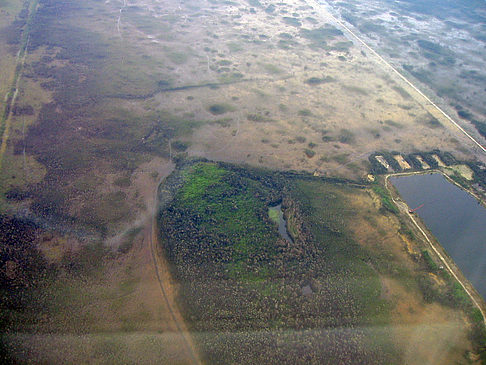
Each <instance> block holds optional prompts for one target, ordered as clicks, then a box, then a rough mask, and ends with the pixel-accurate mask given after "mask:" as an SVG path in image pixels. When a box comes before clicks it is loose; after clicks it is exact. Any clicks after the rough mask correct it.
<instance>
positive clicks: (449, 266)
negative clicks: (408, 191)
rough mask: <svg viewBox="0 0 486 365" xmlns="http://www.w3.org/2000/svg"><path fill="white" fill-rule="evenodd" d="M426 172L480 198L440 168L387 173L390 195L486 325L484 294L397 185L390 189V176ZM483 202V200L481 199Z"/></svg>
mask: <svg viewBox="0 0 486 365" xmlns="http://www.w3.org/2000/svg"><path fill="white" fill-rule="evenodd" d="M426 173H440V174H442V175H443V176H445V177H446V179H447V180H448V181H449V182H453V183H454V185H456V186H459V187H460V188H461V189H462V190H464V191H466V192H468V193H469V194H471V195H472V196H473V197H474V198H476V199H478V201H480V200H479V198H478V197H477V196H476V195H475V194H473V193H471V192H470V191H469V190H468V189H465V188H464V187H462V186H460V185H458V184H457V183H455V182H454V181H453V180H451V179H450V178H449V177H448V176H447V174H445V173H444V172H442V171H440V170H435V169H434V170H428V171H426V172H425V171H419V172H417V171H415V172H405V173H392V174H387V175H385V182H384V185H385V188H386V189H387V191H388V192H389V194H390V197H391V199H392V201H393V203H394V204H395V206H396V207H397V208H398V210H399V212H400V213H401V214H403V215H405V216H406V217H408V219H409V220H410V221H411V222H412V223H413V225H414V226H415V228H417V229H418V230H419V231H420V233H421V234H422V236H423V238H425V241H426V242H427V243H428V246H429V247H430V248H431V249H432V250H433V252H434V253H435V255H436V256H437V257H438V258H439V260H440V262H441V263H442V264H443V266H444V268H445V269H446V270H447V271H448V273H449V274H450V275H451V276H452V277H453V278H454V279H455V280H456V281H457V282H458V283H459V284H460V285H461V287H462V288H463V289H464V291H465V292H466V294H467V295H468V296H469V298H470V299H471V301H472V303H473V305H474V306H475V307H476V308H478V309H479V311H480V312H481V315H482V316H483V324H484V325H485V326H486V314H485V313H486V301H485V300H484V299H483V298H482V296H481V295H480V294H479V293H478V292H477V290H476V289H475V288H474V286H473V285H472V284H471V282H470V281H469V280H468V279H467V278H466V277H465V275H464V274H463V273H462V271H461V270H460V269H459V267H458V266H457V264H456V263H455V262H454V260H453V259H452V258H451V257H450V256H449V255H448V254H447V251H446V250H445V249H444V247H442V245H441V244H440V242H439V241H438V240H437V239H436V238H435V236H434V235H433V234H432V232H431V231H430V230H429V228H428V227H427V226H426V225H425V223H424V222H423V221H422V220H421V219H420V218H416V217H414V216H413V214H412V213H410V212H409V207H408V204H407V203H406V202H405V201H404V200H403V199H402V198H401V197H400V195H399V194H398V192H397V191H395V189H396V188H395V187H394V186H393V189H390V187H389V185H388V180H389V178H390V177H394V176H410V175H419V174H422V175H423V174H426ZM392 185H393V184H392ZM396 198H399V199H400V200H397V199H396ZM480 202H481V201H480Z"/></svg>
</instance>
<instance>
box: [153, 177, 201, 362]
mask: <svg viewBox="0 0 486 365" xmlns="http://www.w3.org/2000/svg"><path fill="white" fill-rule="evenodd" d="M165 178H166V176H162V177H161V178H160V179H159V181H158V182H157V184H156V185H155V191H154V194H153V203H152V204H153V205H152V216H151V217H150V218H149V223H148V224H149V229H148V230H147V236H146V241H147V242H148V244H149V246H150V252H151V255H152V260H153V264H154V269H155V274H156V276H157V281H158V283H159V287H160V292H161V294H162V297H163V300H164V302H165V304H166V306H167V308H168V311H169V313H170V317H171V319H172V321H173V324H174V326H175V327H176V329H177V333H178V335H180V336H181V339H182V342H183V343H184V347H185V348H186V352H187V354H188V357H189V359H190V362H191V363H192V364H196V365H199V364H201V361H200V360H199V356H198V354H197V351H196V347H195V345H194V343H193V341H192V338H191V336H190V333H189V331H188V330H187V328H186V326H185V323H184V320H183V318H182V315H181V313H180V312H179V310H178V308H177V304H176V303H175V298H174V294H173V293H171V292H173V288H170V286H171V283H170V282H171V275H170V272H169V269H168V263H167V261H166V259H165V257H164V256H163V254H161V253H160V252H159V251H160V249H158V248H159V247H160V246H159V244H158V234H157V208H158V190H159V186H160V184H162V182H163V181H164V180H165ZM169 294H170V295H169Z"/></svg>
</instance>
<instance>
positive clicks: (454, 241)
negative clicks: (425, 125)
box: [390, 173, 486, 298]
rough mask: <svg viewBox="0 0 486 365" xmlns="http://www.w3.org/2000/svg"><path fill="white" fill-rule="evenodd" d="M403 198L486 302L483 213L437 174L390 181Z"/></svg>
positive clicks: (485, 224) (485, 225)
mask: <svg viewBox="0 0 486 365" xmlns="http://www.w3.org/2000/svg"><path fill="white" fill-rule="evenodd" d="M390 181H391V182H392V183H393V185H394V186H395V187H396V188H397V190H398V192H399V193H400V195H401V196H402V198H403V199H404V200H405V201H406V202H407V204H408V206H409V207H410V208H411V209H414V208H417V207H420V206H421V205H422V204H423V206H422V207H420V208H419V209H417V210H416V214H418V215H419V216H420V218H421V219H422V221H423V222H424V223H425V224H426V225H427V227H428V228H429V230H430V231H431V232H432V233H433V234H434V236H435V237H436V238H437V240H438V241H439V242H440V244H441V245H442V247H444V249H445V250H446V252H447V253H448V254H449V256H450V257H452V259H453V260H454V262H455V263H456V264H457V266H458V267H459V268H460V269H461V271H462V272H463V274H464V275H465V276H466V277H467V278H468V279H469V281H470V282H471V283H472V284H473V285H474V287H475V289H476V290H477V291H478V292H479V293H480V294H481V295H482V297H483V298H486V209H485V208H484V207H483V206H481V205H480V204H479V203H478V201H477V200H476V199H475V198H474V197H473V196H471V195H470V194H469V193H467V192H466V191H464V190H462V189H460V188H459V187H457V186H456V185H454V184H452V183H450V182H449V181H448V180H447V179H446V178H445V177H444V176H442V175H441V174H438V173H434V174H425V175H411V176H398V177H392V178H390Z"/></svg>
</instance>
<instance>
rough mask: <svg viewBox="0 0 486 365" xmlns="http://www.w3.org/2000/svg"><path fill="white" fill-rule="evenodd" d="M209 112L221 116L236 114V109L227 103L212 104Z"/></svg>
mask: <svg viewBox="0 0 486 365" xmlns="http://www.w3.org/2000/svg"><path fill="white" fill-rule="evenodd" d="M207 109H208V112H210V113H211V114H213V115H221V114H225V113H228V112H234V111H235V110H236V108H235V107H234V106H233V105H230V104H226V103H217V104H211V105H209V106H208V108H207Z"/></svg>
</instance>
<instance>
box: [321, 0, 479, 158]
mask: <svg viewBox="0 0 486 365" xmlns="http://www.w3.org/2000/svg"><path fill="white" fill-rule="evenodd" d="M315 3H316V4H317V6H318V7H319V8H322V4H320V3H319V2H318V1H317V0H315ZM328 6H329V4H328ZM326 13H327V14H328V16H329V17H330V18H331V19H332V20H333V21H334V22H335V23H336V24H337V25H339V26H340V27H341V28H343V29H344V30H346V31H347V32H348V33H349V34H350V35H351V36H352V37H353V38H354V39H356V40H357V41H358V42H359V43H361V44H362V45H363V47H365V48H366V49H367V50H368V51H370V52H371V53H372V54H373V55H374V56H375V57H376V58H377V59H378V60H379V61H380V62H381V63H382V64H383V65H385V66H386V67H388V68H389V69H390V70H391V71H392V72H393V73H395V74H396V75H397V76H398V77H399V78H400V79H402V80H403V81H404V82H405V83H406V84H407V85H408V86H410V87H411V88H412V89H413V90H415V92H417V94H419V95H420V96H421V97H422V98H423V99H425V101H426V102H427V103H428V104H430V105H431V106H432V107H434V108H435V109H436V110H437V111H438V112H439V113H440V114H441V115H442V116H444V117H445V118H446V119H447V120H448V121H449V122H450V123H452V125H454V126H455V127H456V128H457V129H459V131H460V132H462V133H463V134H464V135H465V136H466V137H467V138H469V139H470V140H471V141H472V142H473V143H474V144H475V145H476V146H477V147H479V148H480V149H481V151H483V152H485V153H486V148H485V147H484V146H483V145H481V144H480V143H479V142H478V141H477V140H476V139H475V138H474V137H472V136H471V135H470V134H469V133H467V132H466V131H465V130H464V128H462V127H461V126H460V125H459V124H458V123H457V122H456V121H454V119H452V118H451V117H450V116H449V115H448V114H447V113H446V112H445V111H444V110H442V109H441V108H440V107H439V106H438V105H437V104H436V103H434V102H433V101H432V100H430V98H429V97H428V96H427V95H425V94H424V93H423V92H422V91H420V89H419V88H418V87H416V86H415V85H414V84H412V83H411V82H410V81H409V80H408V79H407V78H406V77H405V76H404V75H403V74H402V73H400V72H399V71H398V70H397V69H396V68H395V67H393V66H392V65H391V64H390V63H389V62H387V61H386V60H385V59H384V58H383V57H382V56H380V55H379V54H378V53H377V52H376V51H375V50H374V49H372V48H371V47H370V46H368V44H367V43H366V42H365V41H363V40H362V39H361V38H360V37H359V36H357V35H356V34H355V33H354V32H353V31H352V30H351V29H349V28H348V27H347V26H346V25H345V24H344V23H343V22H341V21H340V20H338V19H337V18H336V17H334V16H333V15H332V14H331V12H330V11H328V10H327V9H326Z"/></svg>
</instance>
